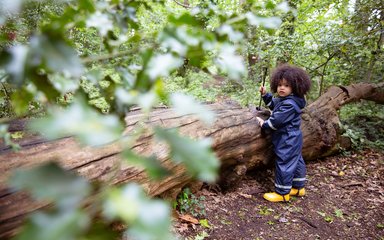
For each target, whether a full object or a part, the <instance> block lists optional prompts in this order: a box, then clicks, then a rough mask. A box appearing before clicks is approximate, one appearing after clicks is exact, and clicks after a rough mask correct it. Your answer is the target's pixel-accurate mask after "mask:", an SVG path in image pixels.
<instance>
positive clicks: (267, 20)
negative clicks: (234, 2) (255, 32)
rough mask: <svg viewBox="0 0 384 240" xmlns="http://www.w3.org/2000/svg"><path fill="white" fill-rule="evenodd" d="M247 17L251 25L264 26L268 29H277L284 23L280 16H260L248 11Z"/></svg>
mask: <svg viewBox="0 0 384 240" xmlns="http://www.w3.org/2000/svg"><path fill="white" fill-rule="evenodd" d="M246 17H247V19H248V23H249V24H250V25H254V26H262V27H265V28H267V29H277V28H279V27H280V25H281V23H282V21H281V19H280V18H279V17H259V16H256V15H254V14H253V13H251V12H249V13H247V14H246Z"/></svg>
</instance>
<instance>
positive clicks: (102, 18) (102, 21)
mask: <svg viewBox="0 0 384 240" xmlns="http://www.w3.org/2000/svg"><path fill="white" fill-rule="evenodd" d="M87 27H94V28H96V29H97V30H98V31H99V33H100V35H101V36H106V35H107V33H108V32H109V31H112V29H113V22H112V20H111V19H110V18H109V16H108V15H107V14H103V13H101V12H99V11H97V12H95V13H94V14H92V15H91V16H90V17H89V18H88V20H87Z"/></svg>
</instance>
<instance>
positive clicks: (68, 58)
mask: <svg viewBox="0 0 384 240" xmlns="http://www.w3.org/2000/svg"><path fill="white" fill-rule="evenodd" d="M30 42H31V50H32V53H33V58H32V59H33V61H31V62H30V63H29V64H36V65H37V64H40V61H41V63H43V64H44V65H45V66H47V68H48V69H50V70H51V71H53V72H59V73H63V74H64V76H72V77H80V76H81V74H82V73H83V65H82V63H81V61H80V58H79V57H78V55H77V53H76V52H75V50H74V49H73V48H72V47H70V46H69V45H68V44H67V43H66V42H64V41H63V39H62V38H61V37H59V36H56V35H55V34H53V33H49V32H47V33H45V34H44V35H40V36H36V37H33V38H32V39H31V41H30Z"/></svg>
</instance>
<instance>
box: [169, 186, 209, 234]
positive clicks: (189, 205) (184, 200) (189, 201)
mask: <svg viewBox="0 0 384 240" xmlns="http://www.w3.org/2000/svg"><path fill="white" fill-rule="evenodd" d="M204 200H205V197H204V196H200V197H199V198H198V197H196V196H195V195H194V194H193V193H191V190H190V189H189V188H184V189H183V191H182V192H181V193H180V194H179V196H178V197H177V199H176V201H175V203H174V208H175V209H177V210H178V211H179V212H180V213H182V214H191V215H192V216H194V217H203V216H205V206H204V203H203V202H204ZM203 224H205V226H209V225H208V222H207V223H205V222H203ZM203 224H202V225H203Z"/></svg>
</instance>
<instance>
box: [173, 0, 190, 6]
mask: <svg viewBox="0 0 384 240" xmlns="http://www.w3.org/2000/svg"><path fill="white" fill-rule="evenodd" d="M173 1H174V2H175V3H176V4H177V5H179V6H182V7H185V8H191V6H190V5H186V4H183V3H181V2H178V1H176V0H173Z"/></svg>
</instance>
